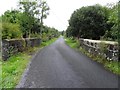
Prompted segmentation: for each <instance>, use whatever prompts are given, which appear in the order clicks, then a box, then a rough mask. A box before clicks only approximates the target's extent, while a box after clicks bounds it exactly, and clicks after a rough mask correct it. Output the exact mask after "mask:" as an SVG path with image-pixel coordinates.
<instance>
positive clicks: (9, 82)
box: [0, 38, 57, 88]
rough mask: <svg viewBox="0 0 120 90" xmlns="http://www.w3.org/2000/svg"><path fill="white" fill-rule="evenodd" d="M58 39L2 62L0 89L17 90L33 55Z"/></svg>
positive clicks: (0, 64)
mask: <svg viewBox="0 0 120 90" xmlns="http://www.w3.org/2000/svg"><path fill="white" fill-rule="evenodd" d="M56 39H57V38H54V39H51V40H49V41H46V42H42V43H41V45H40V46H39V47H34V48H29V50H27V51H25V52H23V53H18V54H16V55H14V56H11V57H10V58H9V59H8V60H7V61H2V60H0V76H1V77H2V78H0V88H15V87H16V85H17V84H18V83H19V80H20V79H21V75H22V73H23V72H24V70H25V69H26V67H27V65H28V63H29V61H30V58H31V55H33V54H34V53H35V52H36V51H38V50H39V49H41V48H43V47H45V46H48V45H49V44H51V43H53V42H54V41H55V40H56Z"/></svg>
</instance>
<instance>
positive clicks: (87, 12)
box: [67, 5, 107, 39]
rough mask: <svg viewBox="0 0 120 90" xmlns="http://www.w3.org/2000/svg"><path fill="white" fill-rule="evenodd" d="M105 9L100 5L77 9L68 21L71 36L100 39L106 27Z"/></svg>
mask: <svg viewBox="0 0 120 90" xmlns="http://www.w3.org/2000/svg"><path fill="white" fill-rule="evenodd" d="M106 22H107V8H105V7H102V6H100V5H94V6H87V7H82V8H80V9H77V10H76V11H74V13H73V14H72V16H71V18H70V20H69V27H68V30H67V32H68V31H69V32H70V33H71V35H72V36H75V37H82V38H91V39H100V36H102V35H104V33H105V30H106V27H107V24H106Z"/></svg>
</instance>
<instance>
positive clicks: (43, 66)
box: [17, 37, 118, 88]
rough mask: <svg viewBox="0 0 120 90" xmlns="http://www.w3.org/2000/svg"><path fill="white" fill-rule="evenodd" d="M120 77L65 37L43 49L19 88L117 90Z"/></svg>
mask: <svg viewBox="0 0 120 90" xmlns="http://www.w3.org/2000/svg"><path fill="white" fill-rule="evenodd" d="M117 87H118V77H117V76H116V75H114V74H112V73H111V72H109V71H107V70H105V69H104V68H103V66H102V65H100V64H98V63H96V62H94V61H92V60H91V59H90V58H88V57H87V56H85V55H84V54H82V53H80V52H77V51H75V50H73V49H71V48H70V47H69V46H67V45H66V44H65V42H64V39H63V37H60V38H59V39H58V40H56V41H55V42H54V43H53V44H51V45H49V46H47V47H45V48H44V49H42V50H40V51H39V52H38V53H36V55H35V56H34V57H33V59H32V60H31V63H30V64H29V66H28V68H27V70H26V71H25V73H24V74H23V76H22V79H21V81H20V83H19V84H18V85H17V88H117Z"/></svg>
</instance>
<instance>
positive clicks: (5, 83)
mask: <svg viewBox="0 0 120 90" xmlns="http://www.w3.org/2000/svg"><path fill="white" fill-rule="evenodd" d="M30 57H31V56H29V55H27V54H25V53H24V54H22V53H20V54H17V55H14V56H12V57H10V58H9V59H8V61H3V62H2V82H1V85H2V88H13V87H15V86H16V85H17V84H18V82H19V79H20V77H21V74H22V73H23V71H24V70H25V68H26V66H27V64H28V62H29V59H30Z"/></svg>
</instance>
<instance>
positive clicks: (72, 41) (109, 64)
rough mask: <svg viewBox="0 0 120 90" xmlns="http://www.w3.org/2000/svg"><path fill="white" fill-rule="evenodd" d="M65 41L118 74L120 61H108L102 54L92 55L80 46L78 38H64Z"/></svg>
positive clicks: (119, 72)
mask: <svg viewBox="0 0 120 90" xmlns="http://www.w3.org/2000/svg"><path fill="white" fill-rule="evenodd" d="M65 41H66V43H67V44H68V45H69V46H70V47H71V48H74V49H77V50H79V51H81V52H82V53H84V54H85V55H87V56H88V57H90V58H92V59H93V60H94V61H97V62H98V63H101V64H103V66H104V67H105V69H107V70H109V71H111V72H113V73H114V74H117V75H120V70H119V68H120V67H119V66H120V62H116V61H108V60H106V59H104V58H102V56H94V55H92V54H90V53H88V52H87V51H85V49H83V48H81V47H80V44H79V42H78V40H75V39H70V38H66V40H65Z"/></svg>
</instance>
